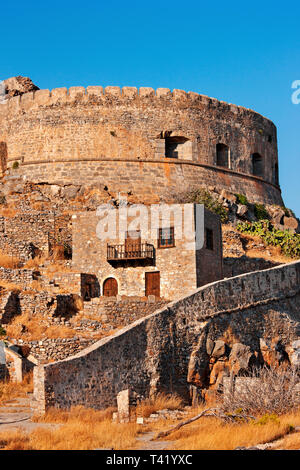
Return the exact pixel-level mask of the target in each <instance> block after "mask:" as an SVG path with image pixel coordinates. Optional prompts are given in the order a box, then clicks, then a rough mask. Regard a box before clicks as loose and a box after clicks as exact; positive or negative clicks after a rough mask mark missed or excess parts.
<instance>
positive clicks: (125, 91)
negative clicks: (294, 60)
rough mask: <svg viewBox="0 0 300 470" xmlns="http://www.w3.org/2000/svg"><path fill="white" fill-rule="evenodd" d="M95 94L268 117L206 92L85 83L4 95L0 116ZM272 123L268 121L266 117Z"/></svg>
mask: <svg viewBox="0 0 300 470" xmlns="http://www.w3.org/2000/svg"><path fill="white" fill-rule="evenodd" d="M95 98H98V99H103V100H105V99H111V98H115V99H118V100H124V102H126V101H128V100H144V99H146V100H148V101H149V100H153V103H155V101H156V100H158V101H160V100H167V101H173V102H174V104H175V105H176V104H177V105H178V103H179V102H181V103H185V104H186V105H187V106H188V105H191V106H197V104H201V105H204V106H207V107H208V108H209V107H212V108H219V109H220V110H222V109H223V110H224V111H230V112H232V113H233V114H235V115H238V114H240V115H245V114H247V113H249V114H253V113H254V114H255V115H256V117H257V119H262V120H268V121H269V119H267V118H265V117H263V116H262V115H260V114H259V113H257V112H255V111H253V110H251V109H248V108H245V107H243V106H237V105H235V104H232V103H226V102H225V101H220V100H217V99H216V98H210V97H209V96H206V95H201V94H199V93H195V92H192V91H189V92H186V91H184V90H178V89H174V90H173V91H171V90H170V89H169V88H157V89H156V90H155V89H153V88H150V87H140V88H139V89H138V88H136V87H128V86H125V87H123V88H121V87H119V86H107V87H105V88H103V87H102V86H88V87H87V88H85V87H82V86H76V87H70V88H69V89H68V88H65V87H62V88H54V89H52V90H51V91H50V90H37V91H32V92H29V93H25V94H23V95H19V96H14V97H12V98H8V99H7V100H6V101H5V102H4V103H2V104H1V105H0V117H1V118H5V117H12V116H13V115H14V114H16V113H18V112H26V111H28V110H30V109H31V108H36V107H39V106H51V105H57V104H60V105H63V104H64V103H65V104H71V103H74V101H79V100H80V101H81V102H82V103H88V102H89V101H90V100H93V99H95ZM269 122H270V123H271V124H273V123H272V122H271V121H269Z"/></svg>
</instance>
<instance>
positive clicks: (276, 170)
mask: <svg viewBox="0 0 300 470" xmlns="http://www.w3.org/2000/svg"><path fill="white" fill-rule="evenodd" d="M274 173H275V174H274V183H275V184H277V186H278V185H279V175H278V163H275V169H274Z"/></svg>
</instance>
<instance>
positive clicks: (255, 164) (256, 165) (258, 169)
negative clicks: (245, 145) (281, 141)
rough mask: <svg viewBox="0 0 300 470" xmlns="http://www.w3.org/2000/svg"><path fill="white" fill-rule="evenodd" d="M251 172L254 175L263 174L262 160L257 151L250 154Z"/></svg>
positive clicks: (261, 175)
mask: <svg viewBox="0 0 300 470" xmlns="http://www.w3.org/2000/svg"><path fill="white" fill-rule="evenodd" d="M252 174H253V175H254V176H260V177H261V178H263V176H264V161H263V157H262V156H261V155H260V154H259V153H253V154H252Z"/></svg>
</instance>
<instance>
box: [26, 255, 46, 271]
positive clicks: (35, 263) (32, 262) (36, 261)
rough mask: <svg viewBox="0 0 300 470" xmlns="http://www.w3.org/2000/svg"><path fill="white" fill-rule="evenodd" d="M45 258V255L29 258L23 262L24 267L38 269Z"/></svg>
mask: <svg viewBox="0 0 300 470" xmlns="http://www.w3.org/2000/svg"><path fill="white" fill-rule="evenodd" d="M45 260H46V258H45V256H36V257H35V258H31V259H29V260H28V261H26V263H24V265H23V268H24V269H39V267H40V266H41V265H42V264H44V262H45Z"/></svg>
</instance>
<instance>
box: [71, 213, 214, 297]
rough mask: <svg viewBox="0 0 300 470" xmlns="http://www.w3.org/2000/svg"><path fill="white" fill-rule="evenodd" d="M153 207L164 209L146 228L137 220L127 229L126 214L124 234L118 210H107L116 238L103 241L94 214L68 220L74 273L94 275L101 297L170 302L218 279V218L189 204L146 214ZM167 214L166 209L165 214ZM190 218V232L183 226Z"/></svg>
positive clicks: (99, 225)
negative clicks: (151, 297)
mask: <svg viewBox="0 0 300 470" xmlns="http://www.w3.org/2000/svg"><path fill="white" fill-rule="evenodd" d="M153 207H154V208H155V210H156V209H158V208H161V207H164V208H165V209H164V210H162V211H161V212H159V216H158V218H157V220H155V221H153V219H151V226H150V224H148V223H147V224H145V223H144V221H145V219H144V218H142V219H141V224H140V227H139V228H137V229H136V230H130V224H131V223H132V222H133V217H132V216H130V214H129V215H128V221H127V222H128V227H127V228H129V230H125V231H124V230H123V229H122V227H121V220H122V215H121V211H122V209H118V210H117V209H112V213H113V215H114V216H116V220H117V230H116V234H115V235H116V236H114V237H113V238H112V237H111V236H107V239H106V240H104V239H101V236H100V234H99V232H101V229H102V227H103V225H104V222H103V220H104V219H100V217H99V215H97V213H95V212H84V213H78V214H76V215H73V226H72V228H73V250H72V251H73V259H72V263H73V268H74V269H76V270H78V271H82V272H85V273H91V274H95V275H96V277H97V279H98V282H99V286H100V293H101V295H104V296H116V295H127V296H149V295H154V296H155V297H163V298H165V299H175V298H178V297H181V296H182V295H184V294H187V293H189V292H191V291H193V290H194V289H196V288H197V287H199V286H202V285H204V284H206V283H208V282H212V281H215V280H218V279H222V277H223V270H222V235H221V223H220V220H219V217H218V216H216V215H215V214H213V213H212V212H210V211H208V210H206V209H204V207H203V206H199V205H198V206H197V205H194V204H181V205H180V204H178V205H175V206H168V205H166V206H159V205H153V206H151V207H147V208H146V206H144V208H146V211H150V209H151V210H152V208H153ZM196 207H198V212H197V210H196ZM166 209H171V210H170V212H169V215H168V210H166ZM173 209H174V210H173ZM129 211H130V209H129ZM189 216H190V221H189V222H187V223H189V226H188V228H189V230H190V229H191V231H188V230H187V229H185V225H184V223H185V221H186V220H187V219H188V217H189ZM185 217H187V219H185ZM147 222H150V219H148V212H147ZM186 226H187V224H186ZM198 232H199V235H197V236H196V234H198ZM103 233H104V232H102V235H103ZM202 235H203V243H202V237H201V236H202ZM197 237H198V238H197ZM102 238H103V237H102ZM197 240H199V244H197ZM87 295H88V296H89V294H88V293H87Z"/></svg>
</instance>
